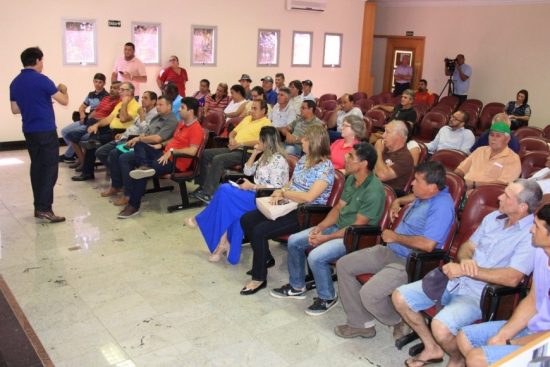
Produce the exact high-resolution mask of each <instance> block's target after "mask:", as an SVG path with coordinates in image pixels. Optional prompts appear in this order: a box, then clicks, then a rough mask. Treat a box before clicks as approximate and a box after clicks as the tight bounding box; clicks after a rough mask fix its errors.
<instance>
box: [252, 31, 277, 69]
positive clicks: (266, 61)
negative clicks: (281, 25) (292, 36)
mask: <svg viewBox="0 0 550 367" xmlns="http://www.w3.org/2000/svg"><path fill="white" fill-rule="evenodd" d="M280 36H281V32H280V31H279V30H275V29H260V30H258V56H257V66H279V46H280Z"/></svg>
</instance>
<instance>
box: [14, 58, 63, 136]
mask: <svg viewBox="0 0 550 367" xmlns="http://www.w3.org/2000/svg"><path fill="white" fill-rule="evenodd" d="M56 93H57V87H56V86H55V84H54V83H53V82H52V81H51V80H50V78H48V77H47V76H45V75H43V74H41V73H39V72H37V71H35V70H34V69H30V68H26V69H23V70H21V74H19V75H18V76H17V77H15V79H14V80H13V81H12V82H11V84H10V101H12V102H16V103H17V106H19V110H20V111H21V116H22V118H23V132H24V133H36V132H47V131H55V130H56V126H55V115H54V112H53V106H52V103H53V101H52V96H53V95H54V94H56Z"/></svg>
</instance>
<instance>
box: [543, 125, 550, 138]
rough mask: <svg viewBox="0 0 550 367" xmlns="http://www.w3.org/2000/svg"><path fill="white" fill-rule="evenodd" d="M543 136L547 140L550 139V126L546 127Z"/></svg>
mask: <svg viewBox="0 0 550 367" xmlns="http://www.w3.org/2000/svg"><path fill="white" fill-rule="evenodd" d="M542 135H543V137H545V138H546V139H550V125H546V126H545V127H544V129H542Z"/></svg>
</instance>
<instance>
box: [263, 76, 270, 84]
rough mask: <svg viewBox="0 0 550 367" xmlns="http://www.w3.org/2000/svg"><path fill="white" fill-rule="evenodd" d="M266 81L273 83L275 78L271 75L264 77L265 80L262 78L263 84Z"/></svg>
mask: <svg viewBox="0 0 550 367" xmlns="http://www.w3.org/2000/svg"><path fill="white" fill-rule="evenodd" d="M264 80H265V81H267V82H270V83H273V78H272V77H270V76H269V75H268V76H266V77H263V78H262V82H263V81H264Z"/></svg>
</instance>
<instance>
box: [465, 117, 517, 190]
mask: <svg viewBox="0 0 550 367" xmlns="http://www.w3.org/2000/svg"><path fill="white" fill-rule="evenodd" d="M509 141H510V126H508V125H507V124H505V123H504V122H500V121H498V122H495V123H494V124H493V125H491V129H490V133H489V145H488V146H484V147H479V148H478V149H476V150H475V151H474V152H473V153H472V154H471V155H470V156H469V157H468V158H466V159H465V160H463V161H462V162H461V163H460V165H459V166H458V167H457V168H456V170H455V172H456V173H457V174H458V175H460V176H462V177H464V179H465V180H466V186H467V187H468V189H475V188H476V186H479V185H484V184H488V183H502V184H508V183H510V182H512V181H513V180H515V179H516V178H518V177H519V175H520V174H521V161H520V159H519V156H518V155H517V154H516V153H514V152H513V151H512V149H510V148H508V142H509Z"/></svg>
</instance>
